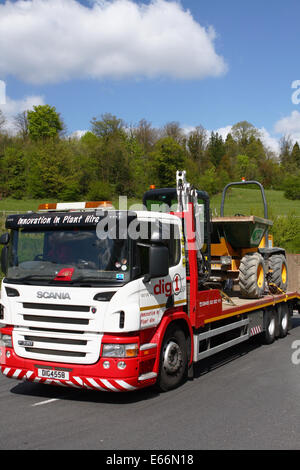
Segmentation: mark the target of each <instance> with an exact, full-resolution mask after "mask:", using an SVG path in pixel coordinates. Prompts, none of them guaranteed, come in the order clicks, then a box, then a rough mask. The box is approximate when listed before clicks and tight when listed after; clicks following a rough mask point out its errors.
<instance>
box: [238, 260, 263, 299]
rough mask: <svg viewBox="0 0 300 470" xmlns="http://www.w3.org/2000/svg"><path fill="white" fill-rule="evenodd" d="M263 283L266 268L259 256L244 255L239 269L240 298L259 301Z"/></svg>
mask: <svg viewBox="0 0 300 470" xmlns="http://www.w3.org/2000/svg"><path fill="white" fill-rule="evenodd" d="M265 283H266V268H265V262H264V259H263V257H262V256H261V254H259V253H249V254H247V255H245V256H244V257H243V258H242V260H241V263H240V269H239V287H240V292H241V296H242V297H244V298H248V299H259V298H260V297H262V296H263V294H264V291H265Z"/></svg>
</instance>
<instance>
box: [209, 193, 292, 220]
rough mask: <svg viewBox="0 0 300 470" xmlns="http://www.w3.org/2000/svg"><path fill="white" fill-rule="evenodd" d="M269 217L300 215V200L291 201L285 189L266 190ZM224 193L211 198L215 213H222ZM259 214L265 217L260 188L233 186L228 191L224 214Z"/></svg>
mask: <svg viewBox="0 0 300 470" xmlns="http://www.w3.org/2000/svg"><path fill="white" fill-rule="evenodd" d="M265 194H266V199H267V204H268V214H269V218H271V219H272V218H273V217H276V216H279V215H288V214H291V213H294V214H295V215H296V216H300V200H298V201H290V200H288V199H286V198H285V197H284V193H283V191H274V190H265ZM221 200H222V195H221V194H218V195H216V196H213V197H212V198H211V209H212V213H213V215H215V216H216V215H218V216H219V215H220V208H221ZM237 213H238V214H244V215H257V216H259V217H263V215H264V206H263V201H262V196H261V193H260V190H259V189H258V190H254V189H249V188H231V189H230V190H228V191H227V193H226V199H225V205H224V215H235V214H237Z"/></svg>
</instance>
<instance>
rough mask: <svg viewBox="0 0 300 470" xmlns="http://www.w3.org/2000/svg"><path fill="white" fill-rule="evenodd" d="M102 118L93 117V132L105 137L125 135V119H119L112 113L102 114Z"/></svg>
mask: <svg viewBox="0 0 300 470" xmlns="http://www.w3.org/2000/svg"><path fill="white" fill-rule="evenodd" d="M101 118H102V119H101V120H98V119H97V118H95V117H93V119H92V120H91V124H92V132H93V133H94V134H95V135H96V136H97V137H101V138H105V139H108V138H111V137H117V136H119V137H120V136H122V137H124V135H125V131H124V127H125V123H124V121H123V119H119V118H117V117H116V116H114V115H113V114H110V113H105V114H102V115H101Z"/></svg>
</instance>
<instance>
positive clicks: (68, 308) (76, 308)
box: [23, 302, 90, 312]
mask: <svg viewBox="0 0 300 470" xmlns="http://www.w3.org/2000/svg"><path fill="white" fill-rule="evenodd" d="M23 308H30V309H33V310H59V311H61V312H89V311H90V307H89V306H86V305H58V304H36V303H31V302H23Z"/></svg>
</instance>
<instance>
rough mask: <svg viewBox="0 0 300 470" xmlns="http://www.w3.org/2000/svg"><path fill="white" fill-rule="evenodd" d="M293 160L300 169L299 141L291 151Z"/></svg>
mask: <svg viewBox="0 0 300 470" xmlns="http://www.w3.org/2000/svg"><path fill="white" fill-rule="evenodd" d="M291 162H292V163H293V164H294V165H295V166H296V167H297V168H299V169H300V148H299V144H298V142H296V143H295V145H294V147H293V150H292V153H291Z"/></svg>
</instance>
